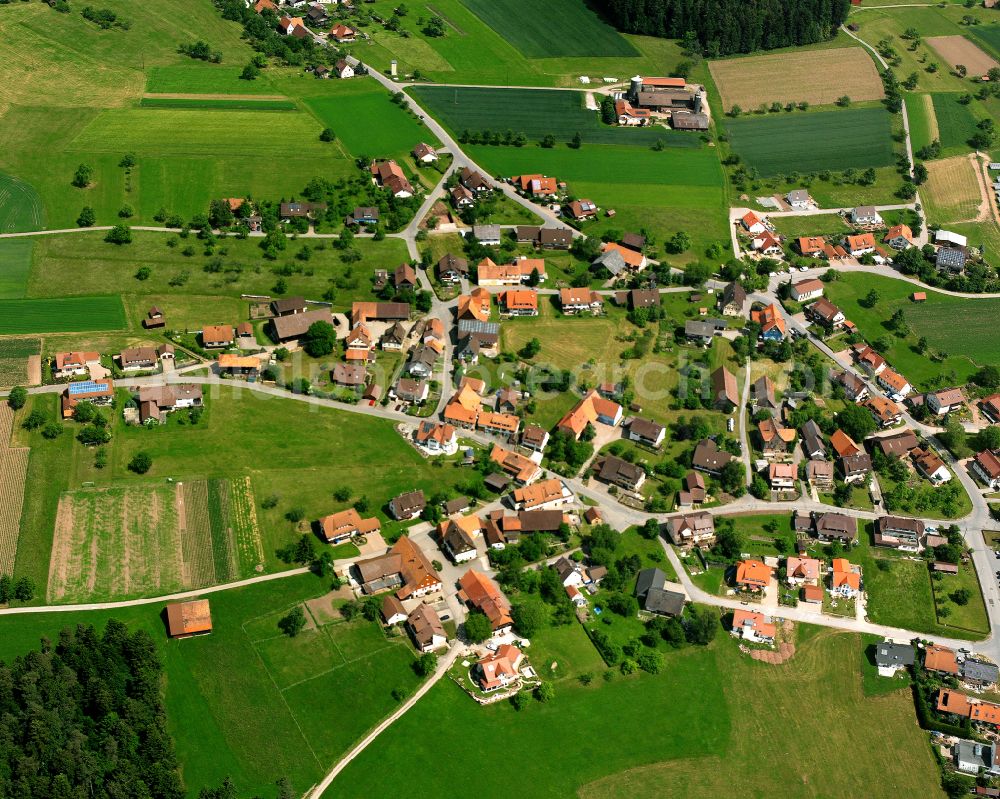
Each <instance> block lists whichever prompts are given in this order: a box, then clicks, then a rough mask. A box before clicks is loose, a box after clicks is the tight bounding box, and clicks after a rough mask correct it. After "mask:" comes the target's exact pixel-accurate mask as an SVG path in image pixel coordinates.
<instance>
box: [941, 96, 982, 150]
mask: <svg viewBox="0 0 1000 799" xmlns="http://www.w3.org/2000/svg"><path fill="white" fill-rule="evenodd" d="M958 97H959V95H957V94H949V93H947V92H935V93H934V94H932V95H931V100H932V101H933V103H934V116H935V118H936V119H937V124H938V138H939V140H940V141H941V147H942V149H943V150H944V152H945V153H946V154H947V153H954V152H963V153H967V152H969V150H970V149H971V148H970V147H969V139H971V138H972V137H973V136H974V135H975V133H976V122H977V121H978V120H977V118H976V117H975V115H974V114H973V113H972V110H971V108H970V107H969V106H968V105H962V104H961V103H960V102H958Z"/></svg>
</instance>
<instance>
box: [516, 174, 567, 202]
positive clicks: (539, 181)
mask: <svg viewBox="0 0 1000 799" xmlns="http://www.w3.org/2000/svg"><path fill="white" fill-rule="evenodd" d="M510 182H511V183H513V184H514V185H515V186H517V187H518V189H519V190H520V191H521V193H522V194H528V195H530V196H532V197H551V196H553V195H556V194H558V193H559V181H558V180H557V179H556V178H553V177H548V176H546V175H518V176H516V177H512V178H511V179H510Z"/></svg>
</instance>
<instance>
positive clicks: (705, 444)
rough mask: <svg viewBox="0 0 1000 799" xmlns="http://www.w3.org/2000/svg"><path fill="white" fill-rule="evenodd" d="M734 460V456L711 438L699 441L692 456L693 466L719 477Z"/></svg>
mask: <svg viewBox="0 0 1000 799" xmlns="http://www.w3.org/2000/svg"><path fill="white" fill-rule="evenodd" d="M731 460H733V456H732V455H730V454H729V453H728V452H726V451H725V450H723V449H719V445H718V444H716V443H715V441H714V440H713V439H711V438H706V439H704V440H702V441H699V442H698V444H697V446H696V447H695V448H694V454H693V455H692V456H691V465H692V466H693V467H694V468H695V469H697V470H698V471H700V472H706V473H708V474H710V475H713V476H715V477H718V476H719V475H720V474H721V473H722V470H723V469H724V468H725V467H726V465H727V464H728V463H729V462H730V461H731Z"/></svg>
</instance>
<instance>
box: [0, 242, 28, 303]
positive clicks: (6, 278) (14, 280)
mask: <svg viewBox="0 0 1000 799" xmlns="http://www.w3.org/2000/svg"><path fill="white" fill-rule="evenodd" d="M33 247H34V241H33V240H32V239H30V238H24V239H0V299H2V300H13V299H18V298H20V297H23V296H24V290H25V287H26V286H27V284H28V274H29V273H30V272H31V252H32V249H33Z"/></svg>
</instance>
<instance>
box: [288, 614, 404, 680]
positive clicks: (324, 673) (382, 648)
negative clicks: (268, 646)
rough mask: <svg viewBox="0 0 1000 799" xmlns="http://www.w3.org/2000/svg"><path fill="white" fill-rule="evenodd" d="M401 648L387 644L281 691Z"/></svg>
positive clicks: (345, 660) (397, 645)
mask: <svg viewBox="0 0 1000 799" xmlns="http://www.w3.org/2000/svg"><path fill="white" fill-rule="evenodd" d="M320 629H322V628H320ZM268 640H270V639H268ZM330 640H331V641H332V640H333V639H332V638H331V639H330ZM399 646H401V645H400V644H393V643H386V645H385V646H383V647H380V648H379V649H373V650H372V651H371V652H369V653H368V654H366V655H361V656H360V657H356V658H353V659H351V660H347V659H346V658H345V659H344V662H343V663H341V664H340V665H339V666H332V667H331V668H329V669H326V670H325V671H321V672H318V673H317V674H313V675H310V676H309V677H306V678H305V679H302V680H299V681H298V682H293V683H292V684H291V685H286V686H285V687H284V688H281V689H280V690H281V691H290V690H292V688H296V687H297V686H299V685H302V684H303V683H307V682H309V681H310V680H315V679H318V678H319V677H324V676H326V675H327V674H331V673H333V672H335V671H337V669H342V668H344V667H345V666H348V665H350V664H351V663H357V662H359V661H362V660H367V659H368V658H370V657H372V656H373V655H377V654H379V652H387V651H388V650H390V649H395V648H397V647H399Z"/></svg>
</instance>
